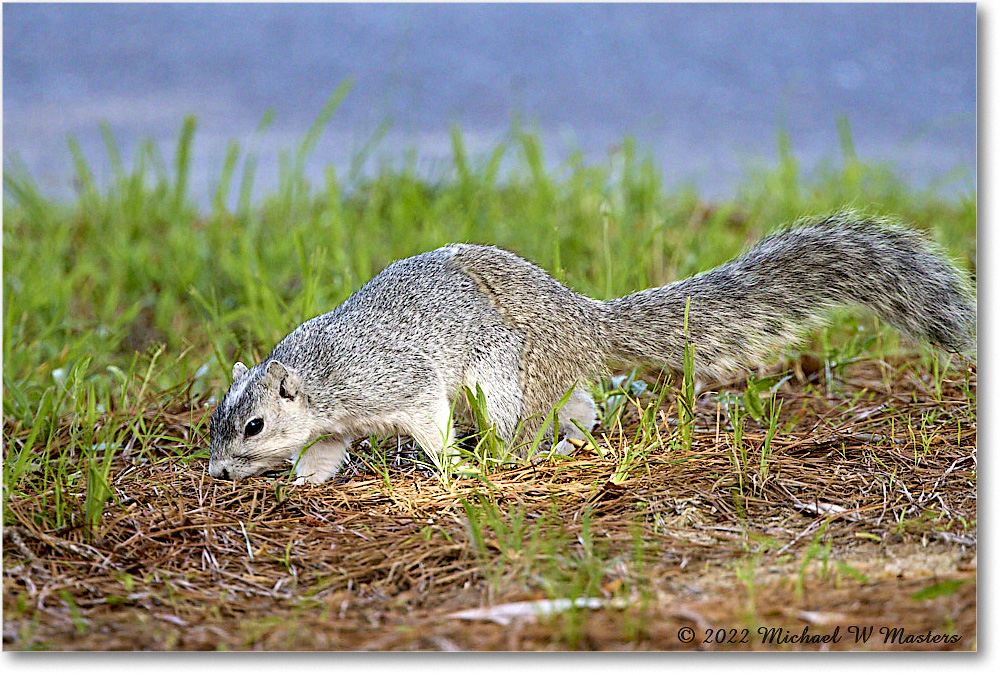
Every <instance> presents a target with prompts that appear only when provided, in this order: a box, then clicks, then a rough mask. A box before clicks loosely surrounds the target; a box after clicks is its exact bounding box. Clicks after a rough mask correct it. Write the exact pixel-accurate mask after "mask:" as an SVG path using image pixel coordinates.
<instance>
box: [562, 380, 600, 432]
mask: <svg viewBox="0 0 1000 675" xmlns="http://www.w3.org/2000/svg"><path fill="white" fill-rule="evenodd" d="M572 420H576V421H577V422H578V423H579V424H580V426H581V427H583V428H584V429H586V430H587V431H588V432H589V431H592V430H593V428H594V427H596V426H597V405H596V404H595V403H594V398H593V397H592V396H591V395H590V393H589V392H587V391H586V390H585V389H582V388H581V386H580V385H579V384H578V385H577V386H576V390H574V391H573V395H572V396H570V397H569V400H568V401H566V405H564V406H563V407H562V409H561V410H560V411H559V429H560V431H564V433H565V435H566V438H575V439H577V440H580V441H583V440H586V437H585V436H584V435H583V432H582V431H580V430H579V429H578V428H577V427H576V425H575V424H573V422H572Z"/></svg>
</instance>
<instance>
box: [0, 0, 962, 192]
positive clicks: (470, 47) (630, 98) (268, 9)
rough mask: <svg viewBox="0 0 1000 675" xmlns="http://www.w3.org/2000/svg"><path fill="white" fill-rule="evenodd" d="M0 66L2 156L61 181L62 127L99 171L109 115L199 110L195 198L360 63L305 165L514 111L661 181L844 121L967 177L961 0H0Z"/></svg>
mask: <svg viewBox="0 0 1000 675" xmlns="http://www.w3.org/2000/svg"><path fill="white" fill-rule="evenodd" d="M3 61H4V63H3V132H4V140H3V149H4V155H5V164H6V163H7V162H8V161H9V160H10V158H11V157H18V158H20V160H22V161H23V163H24V165H25V166H26V167H27V168H28V169H29V170H30V172H31V173H32V174H33V176H34V178H35V180H36V181H37V183H38V185H39V187H40V188H41V189H42V190H43V191H44V192H46V193H47V194H50V195H62V196H67V197H71V196H72V195H73V158H72V155H71V153H70V152H69V150H68V148H67V137H68V136H70V135H73V136H75V137H76V138H78V139H79V142H80V147H81V149H82V151H83V154H84V156H85V157H86V158H87V160H88V161H89V162H90V163H91V168H92V170H93V171H94V173H95V174H96V176H97V178H98V180H99V181H100V180H107V179H108V177H109V175H110V168H109V166H108V160H107V153H106V151H105V149H104V143H103V141H102V137H101V131H100V128H99V124H100V123H101V122H102V121H104V122H106V123H107V125H108V128H109V129H110V130H111V131H112V132H113V134H114V136H115V138H116V139H117V142H118V143H119V144H120V146H121V149H122V153H123V154H124V155H125V157H126V158H128V157H130V156H131V155H132V153H133V152H134V150H135V148H136V147H137V145H138V143H139V142H140V140H141V139H143V138H147V137H148V138H152V139H154V140H155V142H156V143H157V145H158V146H160V147H161V150H162V153H163V155H164V156H165V157H166V158H167V160H168V161H170V158H171V156H172V154H173V152H174V148H175V146H176V144H177V138H178V135H179V133H180V129H181V126H182V122H183V119H184V116H185V115H186V114H194V115H196V116H197V119H198V127H197V132H196V133H195V140H194V144H193V152H192V156H191V158H190V161H191V166H190V174H191V183H190V185H191V197H192V198H193V199H194V200H195V201H197V202H201V203H207V202H209V201H210V198H211V197H210V195H211V194H212V191H213V189H214V188H213V184H214V182H216V181H217V180H218V176H219V175H220V172H221V171H222V169H221V167H222V166H223V162H224V156H225V152H226V147H227V143H229V142H230V141H231V140H236V141H238V142H239V143H240V144H241V146H242V147H244V148H246V147H250V148H256V149H257V150H258V151H259V154H260V162H259V171H258V181H257V186H256V189H257V190H258V191H265V192H266V191H267V190H268V189H270V187H271V186H273V184H274V183H275V182H276V181H277V176H278V169H277V166H276V165H277V156H278V152H279V150H280V149H283V148H289V147H292V146H294V145H295V144H296V143H297V142H299V141H300V140H301V138H302V137H303V135H304V134H305V132H306V130H307V129H308V128H309V126H310V125H311V124H312V123H313V121H314V120H315V119H316V117H317V115H318V114H319V112H320V110H321V108H322V107H323V104H324V103H325V102H326V101H327V99H328V98H329V97H330V95H331V94H332V93H333V92H334V90H335V89H336V88H337V86H338V85H339V84H341V83H342V82H344V81H345V80H347V79H351V80H352V81H353V87H352V89H351V90H350V92H349V93H348V95H347V97H346V98H345V99H344V101H343V104H342V105H341V106H340V108H339V109H338V110H337V111H336V114H335V115H334V116H333V118H332V120H331V122H330V123H329V125H328V126H327V127H326V128H325V130H324V133H323V135H322V136H321V137H320V138H319V140H318V144H317V146H316V148H315V151H314V152H313V153H312V154H311V155H310V156H309V159H308V162H307V164H306V166H305V167H304V169H305V173H306V175H307V176H312V177H318V178H321V177H322V171H323V167H324V166H325V165H327V164H331V163H332V164H333V165H334V166H337V167H340V168H341V169H343V168H345V167H348V166H349V165H350V163H351V161H352V159H353V158H355V157H357V156H358V154H359V153H361V152H362V151H365V158H366V163H365V166H367V167H369V169H370V168H371V167H374V166H385V165H386V164H389V165H392V164H393V163H402V162H404V161H406V157H407V153H409V161H411V162H413V163H414V164H415V165H416V166H417V168H418V170H419V171H421V172H424V173H426V174H427V175H429V176H433V175H435V172H443V171H446V170H447V168H449V167H450V166H451V165H450V160H451V156H452V145H451V141H450V138H449V129H450V128H451V126H452V125H456V126H457V127H459V128H460V129H461V130H462V132H463V134H464V139H465V144H466V148H467V150H468V152H469V153H470V155H472V156H473V157H475V156H477V155H480V154H483V153H488V152H489V151H490V150H491V149H492V148H493V147H495V146H496V145H497V144H498V143H501V142H503V141H504V139H505V138H506V137H507V136H508V135H509V134H510V132H511V129H512V126H513V125H519V126H520V127H522V128H525V129H528V130H530V131H532V132H534V133H536V134H537V135H538V137H539V138H540V139H541V142H542V145H543V147H544V149H545V158H546V160H545V161H546V162H547V163H548V164H549V165H550V166H556V165H558V163H559V162H560V161H561V160H563V159H564V158H566V157H567V156H569V155H570V154H571V153H573V152H574V151H580V152H581V153H582V154H583V157H584V158H585V160H586V161H593V162H601V161H604V160H606V159H607V158H608V156H609V153H614V152H615V151H616V149H618V148H619V147H620V143H621V142H622V139H623V138H625V137H627V136H630V137H634V138H635V140H636V145H637V147H638V148H639V150H640V151H641V152H643V153H648V154H649V156H650V157H651V158H652V160H653V161H654V162H655V164H656V166H657V168H658V169H659V171H660V172H661V175H662V177H663V181H664V182H665V183H666V186H667V187H671V186H690V187H694V188H696V189H697V190H698V191H699V192H700V193H701V194H703V195H705V196H707V197H714V198H725V197H728V196H730V194H731V191H732V190H733V188H734V186H735V185H736V184H738V183H739V181H740V179H741V176H743V175H744V173H745V172H746V171H747V170H748V169H750V168H752V167H755V166H760V165H763V166H765V167H766V166H769V165H773V164H774V163H775V161H776V159H775V158H776V156H777V152H776V147H777V144H776V139H777V137H778V133H779V130H784V131H786V132H787V134H788V139H789V141H790V144H791V148H792V150H793V151H794V153H795V156H796V157H797V159H798V161H799V162H800V166H801V168H802V170H803V171H805V172H808V171H809V170H810V168H811V167H814V166H816V165H817V164H818V163H820V162H822V161H824V160H833V161H836V160H837V159H838V158H839V157H840V152H841V140H840V138H839V137H838V126H837V120H838V118H840V117H843V118H845V119H846V120H847V121H848V122H849V124H850V128H851V130H852V132H853V141H854V147H855V149H856V151H857V155H858V157H859V158H860V159H861V160H862V161H866V162H875V163H879V162H885V163H889V164H892V166H893V168H894V171H895V172H896V173H897V174H898V175H899V176H900V177H901V178H903V179H904V180H905V181H906V182H907V183H908V184H909V185H911V186H913V187H915V188H918V189H929V190H931V191H933V192H935V193H938V194H941V195H943V196H947V195H952V196H954V195H963V196H967V195H970V194H974V193H975V187H976V186H975V180H976V173H975V166H976V8H975V5H974V4H971V3H969V4H934V5H929V4H921V5H904V4H885V5H883V4H878V5H865V4H836V5H822V4H809V5H716V4H712V5H673V4H671V5H566V4H561V5H543V6H537V5H457V6H456V5H436V6H428V5H340V4H338V5H288V4H276V5H202V4H198V5H193V4H183V5H179V4H178V5H169V4H167V5H163V4H157V5H150V4H138V5H82V4H73V5H58V4H45V5H31V4H6V5H5V6H4V7H3ZM268 111H271V113H273V118H271V117H270V116H269V115H270V113H269V112H268ZM262 120H265V122H266V121H267V120H270V123H269V124H264V125H261V121H262ZM260 126H263V127H264V128H262V129H260V130H259V131H255V130H258V127H260Z"/></svg>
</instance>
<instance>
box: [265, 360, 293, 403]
mask: <svg viewBox="0 0 1000 675" xmlns="http://www.w3.org/2000/svg"><path fill="white" fill-rule="evenodd" d="M265 382H266V384H267V386H269V387H273V388H275V389H277V390H278V395H279V396H281V397H282V398H287V399H294V398H295V397H296V396H297V395H298V393H299V378H298V377H297V376H296V375H295V373H292V372H291V371H289V370H288V368H286V367H285V364H283V363H282V362H281V361H271V363H269V364H268V365H267V377H266V379H265Z"/></svg>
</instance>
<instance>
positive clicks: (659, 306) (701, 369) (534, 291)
mask: <svg viewBox="0 0 1000 675" xmlns="http://www.w3.org/2000/svg"><path fill="white" fill-rule="evenodd" d="M688 303H690V305H689V306H688ZM973 303H974V299H973V292H972V286H971V284H970V282H969V280H968V279H967V278H966V277H965V275H964V274H963V273H962V272H959V271H958V269H957V268H956V267H955V266H953V265H952V264H951V263H950V262H949V261H948V260H947V259H946V258H945V257H944V256H943V255H942V254H941V253H939V252H938V251H937V249H936V247H935V246H934V245H933V244H931V243H930V242H929V241H928V240H926V239H925V238H924V237H923V236H921V235H920V234H918V233H916V232H915V231H912V230H909V229H905V228H903V227H901V226H898V225H896V224H893V223H890V222H888V221H885V220H882V219H876V218H863V217H857V216H855V215H853V214H851V213H840V214H836V215H832V216H828V217H825V218H821V219H814V220H811V221H809V220H807V221H800V222H799V223H797V224H795V225H793V226H792V227H790V228H787V229H783V230H779V231H777V232H775V233H773V234H771V235H769V236H767V237H765V238H764V239H762V240H760V241H759V242H758V243H757V244H756V245H755V246H753V247H751V248H750V249H748V250H747V251H746V252H745V253H743V254H742V255H740V256H739V257H737V258H735V259H733V260H731V261H730V262H727V263H725V264H723V265H720V266H719V267H716V268H714V269H710V270H708V271H706V272H703V273H701V274H697V275H695V276H693V277H690V278H688V279H684V280H681V281H677V282H674V283H671V284H668V285H666V286H661V287H658V288H650V289H648V290H644V291H639V292H637V293H633V294H631V295H627V296H625V297H622V298H616V299H612V300H607V301H600V300H594V299H591V298H588V297H585V296H583V295H580V294H578V293H576V292H574V291H572V290H570V289H569V288H567V287H566V286H564V285H563V284H561V283H559V282H558V281H556V280H555V279H554V278H552V277H551V276H549V274H547V273H546V272H545V271H544V270H542V269H541V268H539V267H537V266H536V265H534V264H533V263H531V262H529V261H527V260H525V259H523V258H521V257H519V256H517V255H515V254H514V253H511V252H509V251H506V250H503V249H500V248H495V247H493V246H481V245H473V244H452V245H450V246H445V247H443V248H439V249H437V250H434V251H429V252H426V253H421V254H419V255H416V256H413V257H411V258H406V259H405V260H400V261H397V262H394V263H392V264H391V265H389V266H388V267H386V268H385V269H384V270H382V272H380V273H379V274H378V275H376V276H375V277H374V278H373V279H372V280H371V281H369V282H368V283H366V284H365V285H364V286H363V287H362V288H361V289H359V290H358V291H357V292H356V293H354V294H353V295H352V296H350V297H349V298H348V299H347V300H346V301H345V302H344V303H343V304H341V305H340V306H339V307H337V308H336V309H334V310H333V311H332V312H329V313H327V314H323V315H322V316H318V317H316V318H313V319H310V320H308V321H306V322H305V323H303V324H302V325H300V326H299V327H298V328H296V329H295V330H293V331H292V332H291V333H290V334H289V335H288V336H286V337H285V338H284V339H283V340H281V342H279V343H278V345H277V346H276V347H275V348H274V350H273V351H272V352H271V353H270V354H269V355H268V356H267V358H265V359H264V360H263V361H262V362H261V363H259V364H257V365H256V366H254V367H252V368H248V367H247V366H245V365H244V364H243V363H240V362H237V363H236V364H235V365H234V366H233V382H232V386H231V387H230V389H229V391H228V393H227V394H226V395H225V397H224V398H223V399H222V401H221V402H220V403H219V405H218V407H217V408H216V409H215V411H214V412H213V414H212V417H211V420H210V423H209V433H210V459H209V473H210V474H211V475H212V476H213V477H216V478H223V479H232V478H241V477H246V476H251V475H255V474H259V473H263V472H265V471H268V470H271V469H274V468H277V467H279V466H281V465H282V464H284V463H285V462H286V461H287V462H292V463H293V464H294V465H295V473H296V476H297V480H296V483H298V484H301V483H304V482H310V483H320V482H323V481H325V480H327V479H329V478H331V477H333V476H334V475H335V474H336V473H337V470H338V469H339V468H340V466H341V464H342V463H343V461H344V459H345V456H346V453H347V450H348V449H349V448H350V445H351V442H352V441H353V440H354V439H356V438H358V437H361V436H364V435H367V434H370V433H378V434H390V433H404V434H408V435H410V436H412V437H413V438H414V440H416V442H417V443H419V444H420V446H421V447H422V448H423V449H424V451H425V452H427V453H428V454H429V456H430V457H431V458H432V459H434V460H435V461H436V462H439V460H442V459H446V458H447V455H446V453H447V452H449V450H450V449H451V448H452V445H453V443H454V441H455V435H454V431H453V428H452V414H453V412H455V414H456V415H462V416H464V417H465V418H466V419H468V415H469V411H468V410H467V409H466V404H465V402H464V396H462V395H461V394H462V392H463V386H467V387H469V388H470V389H471V390H472V391H476V387H477V386H478V387H480V388H481V389H482V392H483V394H484V396H485V406H486V411H487V413H488V416H489V420H490V421H491V423H492V424H494V425H495V427H496V433H497V435H498V437H499V438H501V439H503V440H504V441H506V442H508V443H510V442H514V441H515V440H517V439H515V435H517V436H518V437H526V438H529V439H530V438H532V437H533V435H534V433H535V432H537V429H538V428H539V426H540V423H539V422H538V420H539V419H541V418H542V417H544V416H545V415H546V414H547V413H549V412H550V411H551V410H552V409H553V407H554V406H555V404H556V403H557V402H558V401H559V400H560V399H561V398H562V397H563V396H564V395H565V394H566V393H567V392H569V391H570V389H571V388H573V392H572V394H571V395H570V397H569V398H568V401H567V402H566V403H565V405H564V407H562V408H561V409H560V410H559V412H558V420H559V424H560V428H561V429H567V430H569V432H568V435H569V436H571V437H576V438H581V437H582V435H577V434H579V430H578V429H576V428H575V427H574V426H573V424H572V422H571V420H576V422H577V423H578V424H579V425H580V426H581V427H583V428H585V429H592V428H593V427H594V426H595V425H596V422H597V415H596V408H595V405H594V401H593V399H592V398H591V396H590V395H589V394H588V393H587V392H586V390H585V388H584V387H582V386H580V385H581V383H587V382H592V381H593V380H594V378H597V377H600V376H601V375H603V374H606V373H608V372H609V365H610V364H648V365H652V366H658V367H661V368H665V369H671V370H674V371H679V370H680V369H681V368H682V363H683V355H684V348H685V344H686V343H688V342H690V344H692V345H693V346H694V347H695V351H696V354H697V359H696V368H695V370H696V374H698V375H699V376H707V377H719V376H722V375H725V374H727V373H731V372H733V371H735V370H737V369H739V368H745V367H748V366H750V365H753V364H756V363H759V362H760V360H761V359H763V358H766V357H767V356H768V353H769V352H770V351H771V350H773V349H775V348H778V347H782V346H784V345H787V344H789V343H793V342H794V341H796V340H797V339H799V338H800V337H802V335H803V334H804V333H806V332H807V331H808V330H810V329H812V328H814V327H816V326H817V325H819V324H820V323H821V321H822V319H823V317H824V314H825V312H826V310H827V309H829V308H832V307H834V306H839V305H845V304H857V305H861V306H863V307H865V308H867V309H869V310H871V311H873V312H874V313H875V314H876V315H877V316H879V317H880V318H881V319H883V320H884V321H886V322H888V323H890V324H892V325H894V326H895V327H896V328H898V329H900V330H901V331H902V332H903V333H906V334H908V335H910V336H912V337H914V338H917V339H921V340H924V341H926V342H929V343H931V344H934V345H937V346H939V347H941V348H943V349H945V350H948V351H952V352H958V351H960V350H963V349H967V348H970V347H972V346H973V345H974V341H975V337H974V334H975V323H976V312H975V308H974V304H973ZM686 306H688V319H687V330H686V331H685V329H684V320H685V319H684V317H685V307H686ZM519 423H520V425H519ZM519 429H520V431H518V430H519ZM525 434H528V435H527V436H525ZM438 466H439V467H440V466H442V464H440V463H438Z"/></svg>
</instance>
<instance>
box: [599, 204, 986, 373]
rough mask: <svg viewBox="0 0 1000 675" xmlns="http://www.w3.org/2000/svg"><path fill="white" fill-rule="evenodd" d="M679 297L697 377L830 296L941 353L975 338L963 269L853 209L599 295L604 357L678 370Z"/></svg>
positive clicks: (812, 316)
mask: <svg viewBox="0 0 1000 675" xmlns="http://www.w3.org/2000/svg"><path fill="white" fill-rule="evenodd" d="M688 298H690V301H691V309H690V313H689V317H688V336H689V338H688V339H690V341H691V344H693V345H694V347H695V354H696V359H695V363H696V364H697V366H698V370H699V371H700V372H701V373H702V374H706V375H721V374H723V373H726V372H731V371H733V370H735V369H737V368H739V367H741V366H748V365H753V364H756V363H759V362H760V360H761V359H763V358H765V357H767V356H768V355H769V352H771V351H772V350H773V349H775V348H777V347H781V346H784V345H786V344H789V343H790V342H793V341H794V340H796V339H798V338H800V337H801V336H802V334H803V333H804V332H806V331H807V330H809V329H810V328H813V327H815V326H816V325H817V324H818V323H820V322H821V320H822V319H823V316H824V314H825V312H826V310H828V309H829V308H831V307H834V306H838V305H846V304H857V305H861V306H863V307H866V308H868V309H870V310H872V311H873V312H875V314H877V315H878V316H879V317H881V318H882V319H883V320H885V321H887V322H888V323H891V324H892V325H894V326H896V327H897V328H899V329H900V330H902V331H903V332H904V333H907V334H909V335H911V336H913V337H915V338H919V339H922V340H925V341H927V342H930V343H932V344H936V345H939V346H940V347H942V348H944V349H946V350H948V351H960V350H962V349H966V348H969V347H971V346H972V345H973V344H974V341H975V337H974V336H975V324H976V311H975V307H974V300H973V296H972V291H971V288H970V285H969V282H968V280H967V279H966V277H965V275H964V274H963V273H961V272H960V271H958V270H957V269H956V268H955V267H954V266H953V265H952V264H951V263H949V262H948V261H947V260H946V258H945V257H943V256H942V255H941V254H939V253H938V252H937V251H936V250H935V248H934V247H933V246H932V245H931V244H930V243H929V242H928V241H927V240H925V239H924V238H923V237H922V236H921V235H919V234H918V233H916V232H914V231H912V230H906V229H902V228H900V227H896V226H894V225H890V224H887V223H885V222H883V221H879V220H873V219H858V218H856V217H854V216H852V215H850V214H839V215H836V216H831V217H829V218H825V219H823V220H820V221H814V222H809V223H805V224H800V225H798V226H795V227H793V228H790V229H787V230H783V231H780V232H776V233H774V234H772V235H770V236H768V237H766V238H764V239H763V240H761V241H760V242H759V243H758V244H757V245H755V246H754V247H753V248H751V249H750V250H749V251H747V252H746V253H744V254H743V255H741V256H740V257H738V258H736V259H734V260H731V261H730V262H728V263H726V264H724V265H721V266H719V267H716V268H715V269H712V270H709V271H708V272H704V273H702V274H699V275H697V276H694V277H691V278H690V279H685V280H683V281H678V282H676V283H673V284H670V285H668V286H662V287H660V288H651V289H649V290H646V291H642V292H640V293H635V294H633V295H629V296H626V297H624V298H618V299H616V300H610V301H608V302H607V303H605V307H606V308H607V310H608V311H609V313H610V317H609V318H610V323H611V326H612V327H611V351H612V354H611V356H612V358H614V359H620V360H624V361H629V362H639V363H651V364H655V365H660V366H663V367H668V368H673V369H678V370H679V369H680V368H681V367H682V360H683V354H684V343H685V335H684V307H685V303H686V302H687V300H688Z"/></svg>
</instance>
